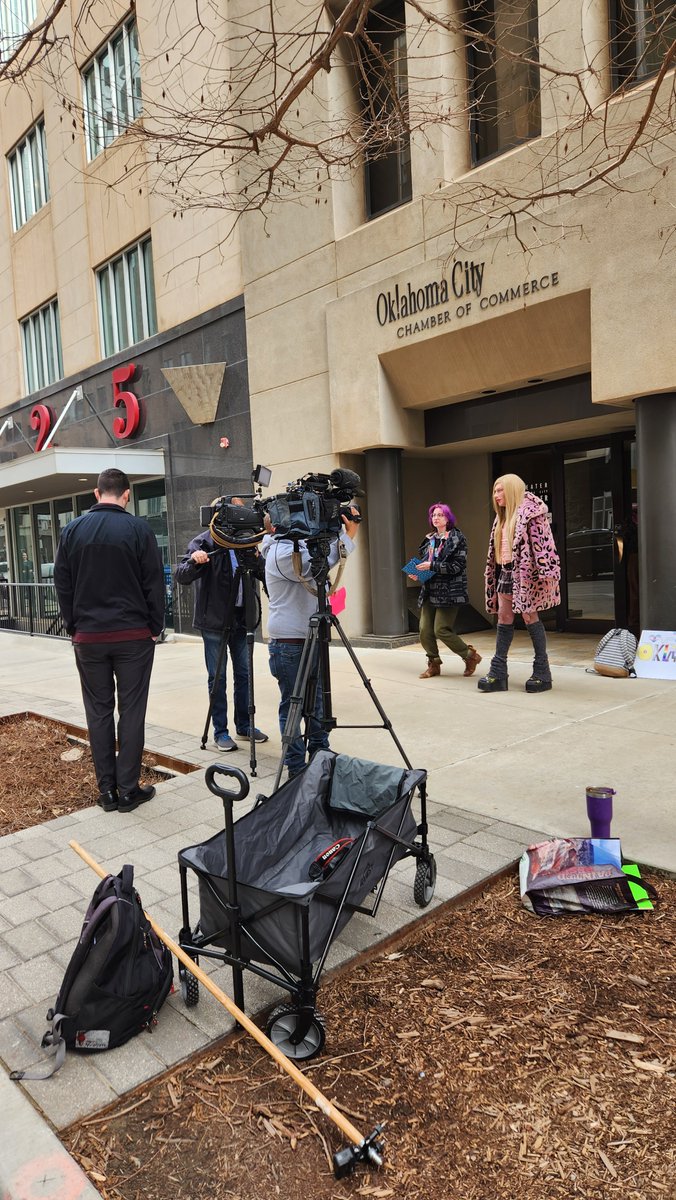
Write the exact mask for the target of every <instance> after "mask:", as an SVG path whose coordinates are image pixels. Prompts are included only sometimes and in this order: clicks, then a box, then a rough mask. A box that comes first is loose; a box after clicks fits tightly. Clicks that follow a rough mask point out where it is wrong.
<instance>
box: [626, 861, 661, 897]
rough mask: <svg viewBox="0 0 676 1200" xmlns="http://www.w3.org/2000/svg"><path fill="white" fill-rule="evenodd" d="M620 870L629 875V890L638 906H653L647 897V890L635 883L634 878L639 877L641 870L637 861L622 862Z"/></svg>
mask: <svg viewBox="0 0 676 1200" xmlns="http://www.w3.org/2000/svg"><path fill="white" fill-rule="evenodd" d="M622 870H623V871H624V873H625V875H628V876H629V890H630V891H631V894H632V896H633V897H634V900H635V901H636V904H637V905H638V907H639V908H654V907H655V905H654V904H653V902H652V900H651V899H650V898H649V896H648V893H647V891H646V890H645V888H644V887H643V886H642V884H640V883H635V882H634V880H636V879H640V878H641V871H640V868H639V866H638V864H637V863H623V865H622Z"/></svg>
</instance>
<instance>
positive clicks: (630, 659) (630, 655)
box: [620, 629, 636, 679]
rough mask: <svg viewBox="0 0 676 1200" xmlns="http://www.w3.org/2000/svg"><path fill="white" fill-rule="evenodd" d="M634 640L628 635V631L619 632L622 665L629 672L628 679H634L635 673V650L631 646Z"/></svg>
mask: <svg viewBox="0 0 676 1200" xmlns="http://www.w3.org/2000/svg"><path fill="white" fill-rule="evenodd" d="M634 640H635V639H634V635H633V633H630V632H629V630H628V629H622V630H620V647H621V649H622V654H623V655H624V665H625V667H626V668H627V671H628V672H629V678H630V679H635V678H636V671H635V670H634V659H635V658H636V649H635V647H634V646H632V644H631V643H632V642H633V641H634Z"/></svg>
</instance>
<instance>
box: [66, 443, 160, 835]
mask: <svg viewBox="0 0 676 1200" xmlns="http://www.w3.org/2000/svg"><path fill="white" fill-rule="evenodd" d="M94 494H95V496H96V499H97V503H96V504H95V505H93V507H92V508H91V509H90V510H89V512H86V513H84V514H83V515H82V516H81V517H76V519H75V520H74V521H71V522H70V523H69V524H68V525H66V527H65V529H64V530H63V532H62V534H61V537H60V539H59V545H58V549H57V552H56V559H55V561H54V585H55V587H56V593H57V596H58V598H59V607H60V609H61V615H62V617H63V621H64V624H65V626H66V631H67V632H68V633H69V634H70V635H71V638H72V641H73V649H74V651H75V662H76V665H77V669H78V672H79V675H80V682H81V685H82V698H83V701H84V707H85V713H86V717H87V728H88V729H89V743H90V746H91V752H92V758H93V760H94V769H95V771H96V778H97V782H98V785H99V793H100V795H99V797H98V801H97V803H98V804H100V806H101V808H102V809H103V810H104V812H112V811H113V810H115V809H118V810H119V811H120V812H132V811H133V810H134V809H135V808H138V806H139V804H143V803H144V802H145V801H146V800H150V799H152V797H153V796H154V795H155V789H154V788H152V787H141V786H140V784H139V775H140V771H141V758H142V755H143V742H144V736H145V728H144V722H145V714H146V706H147V703H148V687H149V685H150V673H151V671H152V667H153V657H154V654H155V642H156V641H157V638H158V637H159V636H160V634H161V632H162V629H163V628H164V568H163V566H162V556H161V554H160V550H159V547H158V545H157V541H156V539H155V535H154V534H153V532H152V530H151V528H150V526H149V524H148V522H147V521H144V520H142V519H141V518H140V517H135V516H132V514H131V513H128V512H126V511H125V510H126V508H127V505H128V503H129V496H130V485H129V480H128V478H127V476H126V475H125V474H124V472H123V471H118V470H117V468H115V467H110V468H109V469H108V470H106V471H102V472H101V474H100V475H99V478H98V482H97V487H96V489H95V492H94ZM116 686H117V706H118V725H117V740H118V746H119V751H118V755H117V759H116V758H115V688H116Z"/></svg>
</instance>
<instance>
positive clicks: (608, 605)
mask: <svg viewBox="0 0 676 1200" xmlns="http://www.w3.org/2000/svg"><path fill="white" fill-rule="evenodd" d="M563 497H564V528H565V575H566V579H567V582H568V588H567V611H566V617H567V619H568V620H569V621H608V622H613V621H614V620H615V538H614V533H613V529H614V524H615V522H614V519H613V470H612V454H611V447H610V446H596V447H594V448H587V449H584V448H580V449H570V450H564V452H563Z"/></svg>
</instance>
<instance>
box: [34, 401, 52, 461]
mask: <svg viewBox="0 0 676 1200" xmlns="http://www.w3.org/2000/svg"><path fill="white" fill-rule="evenodd" d="M55 417H56V413H55V412H54V409H53V408H50V406H49V405H48V404H36V405H35V408H33V409H32V410H31V429H37V431H38V437H37V441H36V443H35V453H36V454H37V453H38V451H39V450H42V447H43V446H44V444H45V442H46V440H47V438H48V437H49V431H50V429H51V428H52V425H53V424H54V420H55Z"/></svg>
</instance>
